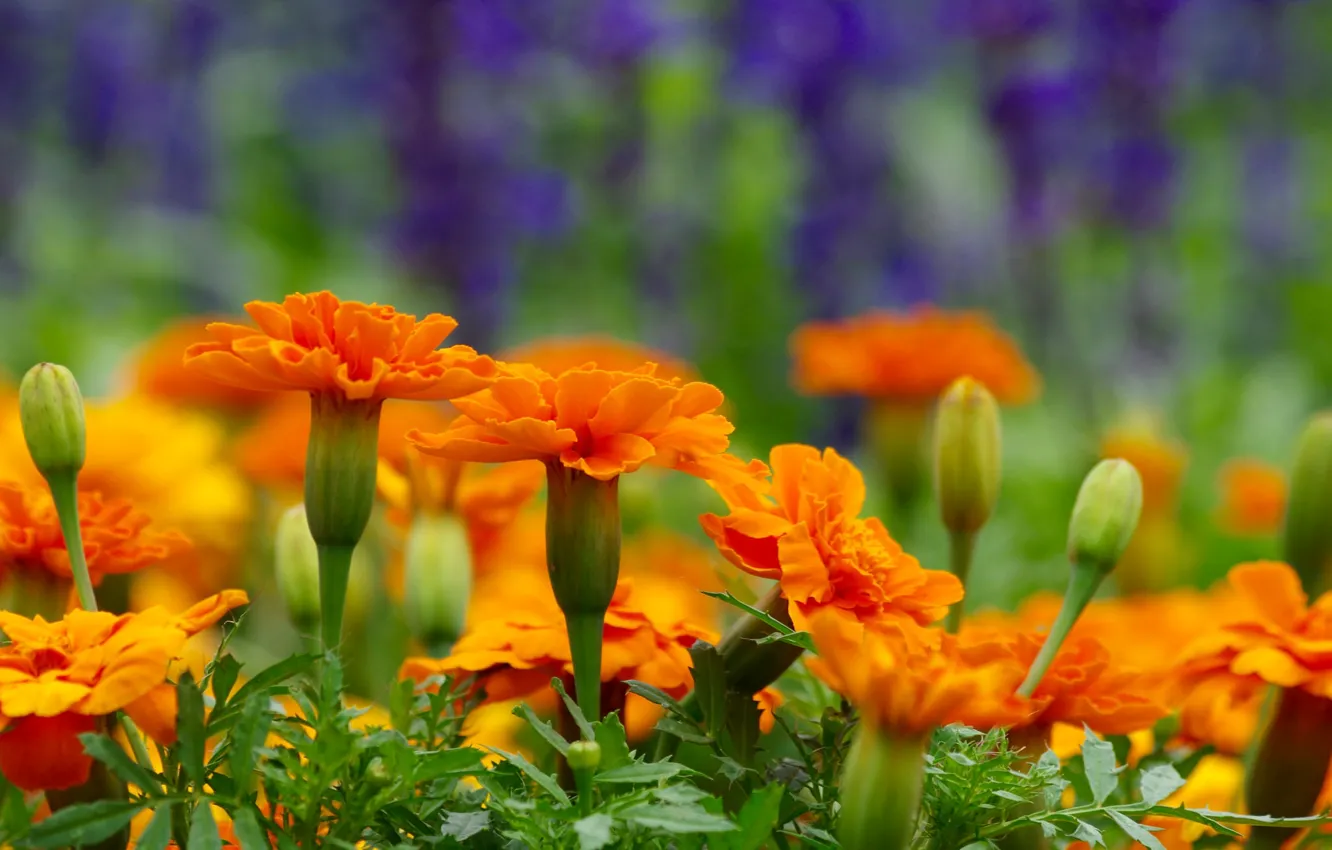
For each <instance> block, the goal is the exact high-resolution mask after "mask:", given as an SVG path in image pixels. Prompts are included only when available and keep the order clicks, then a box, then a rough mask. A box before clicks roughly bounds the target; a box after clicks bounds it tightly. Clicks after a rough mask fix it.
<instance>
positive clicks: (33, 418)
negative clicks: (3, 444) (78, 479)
mask: <svg viewBox="0 0 1332 850" xmlns="http://www.w3.org/2000/svg"><path fill="white" fill-rule="evenodd" d="M19 419H20V420H21V421H22V424H23V439H24V440H25V441H26V442H27V444H28V454H30V455H32V462H33V464H34V465H35V466H36V467H37V469H38V470H39V471H40V472H41V473H42V475H44V476H46V477H47V478H50V477H51V476H52V475H71V476H74V475H78V473H79V470H81V469H83V460H84V456H85V455H86V453H87V435H86V429H85V425H84V418H83V394H82V393H80V392H79V384H78V382H77V381H75V380H74V375H73V374H72V373H71V372H70V371H69V370H68V369H66V368H65V367H64V366H58V365H56V364H54V363H38V364H37V365H36V366H33V367H32V368H31V369H29V370H28V374H26V375H24V376H23V383H22V384H20V386H19Z"/></svg>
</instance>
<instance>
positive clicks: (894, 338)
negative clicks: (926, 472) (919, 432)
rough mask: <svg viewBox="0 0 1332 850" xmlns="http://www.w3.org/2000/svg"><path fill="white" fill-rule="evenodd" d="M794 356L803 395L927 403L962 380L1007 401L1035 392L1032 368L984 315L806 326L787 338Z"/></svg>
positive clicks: (869, 317) (880, 316)
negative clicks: (968, 379) (974, 382)
mask: <svg viewBox="0 0 1332 850" xmlns="http://www.w3.org/2000/svg"><path fill="white" fill-rule="evenodd" d="M791 354H792V359H793V361H794V374H793V377H792V380H793V383H794V384H795V386H796V389H798V390H800V391H801V392H803V393H806V394H808V395H859V396H865V397H867V398H873V399H893V400H897V401H911V402H924V403H929V402H932V401H933V400H934V399H935V398H937V397H938V396H939V395H940V394H941V393H943V391H944V390H945V389H947V388H948V385H949V384H951V383H952V382H953V381H955V380H957V379H958V378H960V377H962V376H964V375H970V376H971V377H973V378H975V379H976V380H978V381H980V382H981V383H982V384H984V385H985V386H986V387H987V388H989V390H990V392H992V393H994V396H995V398H997V399H998V400H999V401H1001V402H1004V403H1006V404H1021V403H1023V402H1027V401H1030V400H1031V399H1033V398H1035V397H1036V395H1037V394H1038V393H1039V392H1040V377H1039V376H1038V375H1037V374H1036V371H1035V370H1034V369H1033V368H1032V367H1031V364H1030V363H1028V362H1027V360H1026V358H1024V357H1023V356H1022V352H1021V351H1020V350H1019V349H1018V347H1017V345H1016V344H1015V343H1014V342H1013V340H1012V339H1011V338H1009V337H1008V336H1007V335H1006V334H1004V333H1003V332H1002V331H1000V330H999V329H998V328H996V327H995V326H994V324H993V323H992V322H991V321H990V319H989V318H988V317H987V316H985V315H984V314H983V313H971V312H946V311H943V310H938V309H935V308H932V307H930V308H923V309H918V310H915V311H913V312H910V313H889V312H883V311H876V312H871V313H867V314H865V315H862V316H857V317H854V318H849V319H841V320H837V321H831V322H807V323H806V324H804V325H801V326H800V327H799V328H797V329H796V331H795V333H794V334H793V335H792V336H791Z"/></svg>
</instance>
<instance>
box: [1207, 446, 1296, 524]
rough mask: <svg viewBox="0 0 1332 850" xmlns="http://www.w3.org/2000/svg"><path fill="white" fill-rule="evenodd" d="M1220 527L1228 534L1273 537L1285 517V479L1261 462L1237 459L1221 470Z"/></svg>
mask: <svg viewBox="0 0 1332 850" xmlns="http://www.w3.org/2000/svg"><path fill="white" fill-rule="evenodd" d="M1220 488H1221V510H1220V516H1219V521H1220V523H1221V527H1222V528H1224V529H1226V530H1227V531H1229V532H1231V533H1232V534H1243V535H1260V536H1266V535H1273V534H1276V533H1277V532H1278V531H1280V530H1281V523H1282V521H1283V520H1284V519H1285V516H1286V475H1285V473H1284V472H1282V471H1281V470H1280V469H1278V468H1277V467H1275V466H1272V465H1270V464H1266V463H1263V462H1262V461H1258V460H1252V459H1249V458H1241V459H1238V460H1232V461H1231V462H1230V463H1227V464H1226V465H1225V466H1224V467H1223V468H1222V470H1221V478H1220Z"/></svg>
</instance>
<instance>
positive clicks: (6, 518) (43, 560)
mask: <svg viewBox="0 0 1332 850" xmlns="http://www.w3.org/2000/svg"><path fill="white" fill-rule="evenodd" d="M78 502H79V528H80V531H81V532H82V536H83V546H84V554H85V556H86V557H87V561H88V572H89V574H90V575H91V577H92V581H93V583H94V584H97V583H99V582H100V581H101V579H102V577H103V576H105V575H110V574H116V573H129V572H134V571H135V570H139V569H142V568H144V567H146V566H148V565H150V564H155V563H159V562H161V561H165V560H167V559H168V558H171V557H174V556H176V555H179V554H182V553H184V552H186V551H188V550H189V548H190V541H189V540H188V539H187V538H186V537H185V536H184V535H182V534H181V533H180V532H177V531H158V530H155V529H150V528H149V527H148V526H149V525H150V523H151V520H150V519H149V517H148V515H147V514H145V513H143V512H142V511H139V510H137V509H136V508H135V507H134V505H133V504H132V503H131V502H130V501H129V500H127V499H110V500H108V499H103V498H102V496H101V494H100V493H80V494H79V497H78ZM11 569H27V570H32V569H45V570H48V571H50V572H51V573H53V574H55V575H57V576H59V577H61V578H66V579H67V578H71V577H72V575H73V573H72V572H71V570H70V561H69V551H68V550H67V549H66V548H65V536H64V534H63V533H62V532H61V530H60V518H59V516H57V514H56V509H55V504H54V503H53V502H52V500H51V495H50V492H49V491H48V490H47V489H46V488H44V487H43V488H41V489H38V488H28V487H23V486H21V485H18V484H14V483H12V482H0V576H3V574H4V573H5V572H7V571H9V570H11Z"/></svg>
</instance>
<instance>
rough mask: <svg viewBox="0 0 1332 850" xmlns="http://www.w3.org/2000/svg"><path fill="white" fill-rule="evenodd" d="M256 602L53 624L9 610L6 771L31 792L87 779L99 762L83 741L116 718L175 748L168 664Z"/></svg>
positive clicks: (99, 614)
mask: <svg viewBox="0 0 1332 850" xmlns="http://www.w3.org/2000/svg"><path fill="white" fill-rule="evenodd" d="M247 601H248V599H247V598H246V596H245V594H244V593H243V592H241V591H239V590H228V591H224V592H223V593H221V594H218V595H217V596H214V597H211V598H209V599H205V600H204V601H203V602H200V603H199V604H198V605H196V606H195V607H193V608H191V609H190V610H188V611H186V612H185V613H183V614H180V615H175V616H173V615H171V614H169V613H167V612H166V611H165V610H163V609H161V608H153V609H149V610H147V611H144V612H142V613H139V614H122V615H119V616H117V615H115V614H111V613H108V612H105V611H82V610H78V611H71V612H70V613H69V614H68V615H67V616H66V617H65V618H64V619H62V620H58V621H56V622H53V623H49V622H47V621H45V620H43V619H42V618H40V617H38V618H35V619H31V620H29V619H27V618H26V617H21V616H19V615H17V614H12V613H10V612H7V611H0V630H3V631H4V633H5V635H7V636H8V638H9V643H8V644H5V645H4V646H0V773H3V774H4V775H5V777H6V778H7V779H8V780H9V781H10V782H13V783H14V784H15V785H17V786H19V787H20V788H23V789H25V790H29V791H35V790H39V789H48V788H69V787H72V786H75V785H79V784H81V783H83V782H85V781H87V778H88V775H89V771H90V769H91V767H92V757H91V756H89V755H88V754H87V753H85V752H84V751H83V745H82V744H81V743H80V742H79V740H78V736H79V735H80V734H82V733H85V732H93V731H95V730H96V729H97V728H98V726H99V723H100V722H101V719H102V718H104V717H106V716H107V715H110V714H112V713H114V712H116V711H124V712H125V713H126V714H128V715H129V716H130V717H131V718H133V719H134V721H135V722H136V723H138V725H139V726H140V728H142V729H143V730H144V731H145V732H147V733H148V734H149V735H151V736H152V737H153V738H154V739H155V740H157V741H158V742H160V743H162V744H163V745H170V744H171V743H173V742H174V739H175V711H176V706H175V689H174V687H173V686H172V685H171V684H170V683H169V682H167V681H166V677H167V670H168V666H169V665H170V664H171V662H172V660H173V659H175V658H176V657H177V656H179V655H180V653H181V651H182V650H183V649H184V647H185V643H186V641H187V640H188V639H189V637H190V636H191V635H193V634H195V633H197V632H199V631H202V630H203V629H205V628H207V627H208V626H211V625H212V624H214V623H216V622H217V621H218V620H219V619H221V618H222V616H224V615H225V614H226V612H227V611H229V610H231V609H232V608H235V607H238V606H240V605H244V604H245V603H246V602H247Z"/></svg>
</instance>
